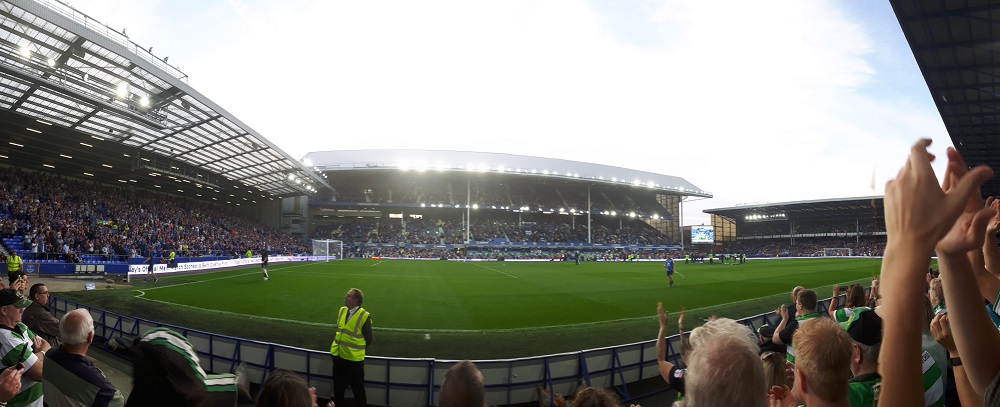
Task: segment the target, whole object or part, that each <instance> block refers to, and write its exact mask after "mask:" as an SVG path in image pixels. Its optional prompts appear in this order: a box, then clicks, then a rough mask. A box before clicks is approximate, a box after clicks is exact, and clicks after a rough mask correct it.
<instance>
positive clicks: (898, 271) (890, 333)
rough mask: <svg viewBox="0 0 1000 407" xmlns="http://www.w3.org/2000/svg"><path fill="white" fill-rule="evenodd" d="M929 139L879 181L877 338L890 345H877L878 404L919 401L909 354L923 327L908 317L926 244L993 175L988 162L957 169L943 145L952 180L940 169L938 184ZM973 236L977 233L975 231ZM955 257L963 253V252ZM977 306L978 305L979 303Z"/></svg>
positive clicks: (916, 350)
mask: <svg viewBox="0 0 1000 407" xmlns="http://www.w3.org/2000/svg"><path fill="white" fill-rule="evenodd" d="M930 144H931V142H930V140H927V139H923V140H920V141H918V142H917V143H916V144H914V146H913V148H912V149H911V150H910V155H909V158H908V160H907V161H906V163H905V164H904V165H903V168H902V169H900V171H899V174H897V176H896V178H895V179H894V180H891V181H889V182H887V183H886V186H885V223H886V235H887V241H886V250H885V257H884V259H883V261H882V273H881V277H882V280H881V286H882V287H881V289H882V295H883V300H882V318H883V321H884V324H885V325H884V327H883V334H882V343H888V344H892V346H885V347H883V348H882V353H881V355H880V356H879V372H880V373H881V374H882V378H883V379H882V393H881V396H880V399H879V404H880V405H887V406H915V405H923V403H924V401H923V392H922V391H921V389H923V385H922V380H921V369H920V358H916V357H914V355H918V354H920V337H921V332H922V331H923V329H922V327H921V326H920V324H921V322H920V320H919V318H913V317H912V312H913V310H915V309H920V308H921V307H923V301H924V299H923V298H922V296H924V295H925V293H924V287H923V286H924V274H925V273H926V272H927V268H928V266H930V254H931V251H932V249H934V247H935V244H937V243H938V240H941V238H942V237H944V236H945V234H947V233H948V232H949V231H950V230H952V226H953V225H955V224H956V222H955V221H956V219H958V217H959V215H960V214H962V212H963V210H964V209H965V207H966V203H967V201H968V199H967V197H968V196H970V194H972V193H976V191H978V189H979V186H980V184H981V183H982V182H983V181H984V180H987V179H989V178H990V177H992V175H993V172H992V171H991V170H990V169H989V168H988V167H982V166H981V167H977V168H975V169H973V170H972V171H968V172H967V173H965V171H964V168H958V167H959V166H964V163H962V162H961V157H960V156H958V153H957V152H955V151H954V150H953V149H949V157H948V158H949V163H948V171H950V172H952V174H951V175H952V176H953V179H951V181H949V177H948V174H946V176H945V183H946V184H947V185H946V186H945V187H944V188H942V187H940V186H938V185H937V178H936V177H935V175H934V170H933V169H932V168H931V164H930V163H931V161H932V160H933V159H934V156H933V155H931V154H930V153H928V152H927V147H928V146H930ZM956 158H957V160H956ZM959 170H961V171H962V172H958V171H959ZM982 232H983V229H980V233H982ZM977 237H978V238H981V234H980V236H977ZM980 245H981V242H980ZM940 247H941V246H940V245H939V248H940ZM976 247H979V245H977V246H976ZM938 254H939V255H940V251H939V252H938ZM961 257H962V258H963V259H964V258H965V255H964V252H962V256H961ZM943 274H944V272H942V275H943ZM976 300H977V301H978V296H977V297H976ZM950 307H951V304H949V309H950ZM980 308H981V309H982V308H983V307H982V305H981V304H980ZM983 311H984V312H985V309H983ZM953 326H954V321H953ZM956 339H957V338H956ZM956 342H960V341H958V340H957V341H956ZM959 350H961V347H959Z"/></svg>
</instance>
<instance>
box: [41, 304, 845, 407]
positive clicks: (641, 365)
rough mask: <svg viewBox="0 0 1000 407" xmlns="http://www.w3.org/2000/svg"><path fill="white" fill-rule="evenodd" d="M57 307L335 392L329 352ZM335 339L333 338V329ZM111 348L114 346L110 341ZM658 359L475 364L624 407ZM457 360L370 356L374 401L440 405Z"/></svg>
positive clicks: (611, 353)
mask: <svg viewBox="0 0 1000 407" xmlns="http://www.w3.org/2000/svg"><path fill="white" fill-rule="evenodd" d="M843 300H844V297H843V296H841V297H839V298H838V301H839V303H840V304H843ZM829 301H830V300H829V299H827V300H823V301H820V302H819V304H817V311H818V312H819V313H820V314H822V315H826V310H827V304H829ZM49 305H50V306H51V309H52V310H53V311H54V313H55V314H56V317H59V318H61V317H62V316H63V315H64V314H66V312H69V311H72V310H74V309H77V308H85V309H88V310H90V312H91V314H92V315H93V317H94V325H95V332H94V333H95V335H97V336H100V337H103V338H105V339H110V338H114V337H126V338H132V337H135V336H138V335H140V334H141V333H143V332H145V331H146V330H149V329H151V328H155V327H161V326H162V327H169V328H171V329H174V330H176V331H178V332H180V333H182V334H184V335H185V336H187V338H188V340H190V341H191V343H192V344H194V346H195V348H196V349H197V351H198V355H199V357H200V359H201V364H202V367H203V368H205V369H206V370H208V371H212V372H219V373H221V372H232V371H233V370H234V369H235V368H236V366H237V365H239V364H240V363H241V362H245V363H246V366H247V368H248V373H249V379H250V380H251V381H252V382H255V383H262V382H263V381H264V379H265V378H266V377H267V374H268V373H269V372H270V371H272V370H273V369H275V368H282V369H288V370H292V371H295V372H298V373H299V374H301V375H302V376H303V377H304V378H305V379H306V380H307V381H308V382H309V385H310V386H313V387H316V389H317V394H321V395H322V394H330V393H331V391H332V386H331V380H332V378H331V372H332V368H333V361H332V359H331V357H330V355H329V353H327V352H325V351H315V350H310V349H302V348H296V347H291V346H285V345H279V344H274V343H267V342H260V341H254V340H248V339H243V338H237V337H232V336H226V335H219V334H214V333H210V332H204V331H198V330H193V329H188V328H185V327H182V326H176V325H170V324H165V323H162V322H156V321H150V320H146V319H142V318H136V317H132V316H125V315H120V314H116V313H113V312H110V311H105V310H102V309H99V308H94V307H90V306H87V305H86V304H81V303H77V302H75V301H70V300H66V299H62V298H59V297H55V296H53V297H52V298H51V300H50V303H49ZM650 321H651V325H650V327H649V334H650V336H655V334H654V332H655V331H656V325H655V324H654V323H652V321H653V320H652V319H651V320H650ZM739 322H740V323H742V324H744V325H746V326H748V327H749V328H750V329H752V330H754V331H756V329H757V328H759V327H760V326H761V325H763V324H774V325H777V323H778V322H780V317H775V315H774V314H773V313H770V312H769V313H766V314H760V315H755V316H752V317H749V318H745V319H742V320H739ZM643 335H645V334H643ZM330 337H331V338H332V337H333V331H332V330H331V332H330ZM95 342H96V341H95ZM666 343H667V350H666V352H667V356H666V357H667V359H668V360H670V361H671V362H672V363H674V364H676V365H680V364H681V361H680V337H679V335H673V336H670V337H668V338H667V342H666ZM104 346H105V347H106V346H107V345H106V342H105V343H104ZM656 357H657V355H656V340H655V339H650V340H646V341H642V342H636V343H630V344H625V345H618V346H612V347H607V348H599V349H589V350H582V351H577V352H568V353H562V354H555V355H544V356H535V357H527V358H517V359H504V360H477V361H475V363H476V365H477V366H478V367H479V369H480V371H482V373H483V381H484V383H485V385H486V393H487V395H486V402H487V404H488V405H508V404H515V403H525V402H531V401H537V400H538V393H537V389H538V388H539V387H541V388H545V389H547V390H548V391H549V392H550V393H551V394H554V393H555V392H559V393H563V394H567V395H568V394H572V393H573V391H575V390H576V388H577V387H579V386H581V385H582V386H594V387H613V388H614V389H615V390H616V391H617V392H618V393H619V395H620V396H621V399H622V401H623V405H628V404H629V402H630V401H631V400H633V399H638V398H642V397H645V396H649V395H652V394H656V393H659V392H663V391H667V390H669V387H668V386H667V385H666V384H664V385H663V387H662V388H660V389H657V390H654V391H653V392H647V393H644V394H638V393H635V392H634V391H633V390H632V388H631V387H630V384H631V383H635V382H637V381H640V380H643V379H648V378H651V377H659V372H658V371H657V367H656ZM455 362H456V361H454V360H438V359H429V358H388V357H379V356H368V357H366V358H365V387H366V389H367V393H368V401H369V403H370V404H372V405H388V406H432V405H435V404H436V400H437V398H438V397H439V392H440V386H441V382H442V380H443V379H444V374H445V372H446V371H447V370H448V368H449V367H451V365H453V364H454V363H455ZM633 387H634V386H633Z"/></svg>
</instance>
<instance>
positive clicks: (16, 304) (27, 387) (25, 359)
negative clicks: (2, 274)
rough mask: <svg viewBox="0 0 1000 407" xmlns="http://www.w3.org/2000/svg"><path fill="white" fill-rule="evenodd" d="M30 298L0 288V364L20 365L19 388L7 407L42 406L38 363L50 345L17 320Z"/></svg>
mask: <svg viewBox="0 0 1000 407" xmlns="http://www.w3.org/2000/svg"><path fill="white" fill-rule="evenodd" d="M30 304H31V300H29V299H27V298H24V297H22V296H21V295H20V294H18V293H17V292H16V291H14V290H0V355H2V357H0V365H2V366H0V367H2V368H6V367H11V366H17V365H18V364H19V363H21V364H23V365H24V375H23V376H21V390H20V391H19V392H18V393H17V395H16V396H14V398H12V399H10V401H8V402H7V406H8V407H15V406H32V407H42V405H43V404H42V384H41V382H42V362H43V361H44V360H45V352H47V351H48V350H49V348H51V345H49V343H48V342H47V341H46V340H45V339H42V338H41V337H40V336H36V335H35V333H34V332H31V330H30V329H28V327H27V326H25V325H24V324H23V323H21V313H22V312H23V311H24V308H26V307H27V306H28V305H30Z"/></svg>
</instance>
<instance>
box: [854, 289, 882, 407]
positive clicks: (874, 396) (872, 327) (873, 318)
mask: <svg viewBox="0 0 1000 407" xmlns="http://www.w3.org/2000/svg"><path fill="white" fill-rule="evenodd" d="M858 311H859V312H855V313H853V314H852V315H851V318H850V319H848V321H847V335H849V336H850V337H851V339H852V340H853V341H854V347H853V350H852V351H851V374H852V375H854V377H853V378H852V379H851V380H849V381H848V396H849V397H850V402H851V407H863V406H875V403H876V401H877V400H878V388H879V384H880V383H881V382H882V376H879V374H878V354H879V350H880V349H881V347H882V318H880V317H879V316H878V314H876V313H875V312H874V311H871V310H867V309H863V310H862V309H859V310H858Z"/></svg>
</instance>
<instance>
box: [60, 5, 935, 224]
mask: <svg viewBox="0 0 1000 407" xmlns="http://www.w3.org/2000/svg"><path fill="white" fill-rule="evenodd" d="M72 4H73V5H74V6H75V7H76V8H77V9H79V10H81V11H83V12H84V13H87V14H88V15H90V16H91V17H93V18H95V19H97V20H99V21H102V22H106V23H107V24H109V25H110V26H112V27H114V28H119V29H120V28H127V30H128V33H129V36H130V37H131V39H132V40H134V41H135V42H137V43H138V44H140V45H141V46H144V47H149V46H152V47H154V51H153V52H154V54H156V55H159V56H169V57H170V62H171V63H172V64H176V65H178V66H179V67H180V68H181V69H182V70H183V71H184V72H185V73H187V74H188V75H189V76H190V82H189V83H190V84H191V85H192V86H194V87H195V88H196V89H198V90H199V91H200V92H202V93H203V94H205V95H206V96H208V97H209V98H211V99H212V100H214V101H215V102H217V103H219V104H220V105H221V106H222V107H223V108H225V109H227V110H228V111H230V112H231V113H233V114H234V115H236V117H238V118H239V119H241V120H242V121H244V122H245V123H247V124H248V125H250V126H251V127H253V128H254V129H255V130H257V131H258V132H260V133H261V134H262V135H264V136H265V137H267V138H268V139H270V140H271V141H272V142H273V143H275V144H276V145H278V146H279V147H281V148H282V149H284V150H285V151H287V152H288V153H289V154H290V155H292V156H293V157H296V158H298V157H302V156H303V155H304V154H305V153H307V152H309V151H317V150H334V149H363V148H426V149H453V150H471V151H491V152H502V153H513V154H524V155H534V156H541V157H554V158H563V159H570V160H579V161H589V162H597V163H601V164H609V165H617V166H622V167H628V168H634V169H638V170H644V171H653V172H658V173H663V174H669V175H675V176H680V177H684V178H686V179H687V180H688V181H690V182H692V183H693V184H695V185H697V186H698V187H700V188H702V189H705V190H707V191H711V192H712V193H714V194H715V198H713V199H709V200H704V201H698V202H692V203H689V204H687V205H686V206H685V214H684V217H685V219H684V223H685V224H697V223H701V222H706V221H707V220H708V216H706V215H704V214H702V213H701V210H703V209H705V208H714V207H727V206H734V205H736V204H738V203H748V202H765V201H767V202H783V201H797V200H806V199H823V198H842V197H851V196H866V195H870V194H871V193H872V192H871V189H870V184H871V178H872V172H873V171H874V172H875V177H876V184H877V191H876V193H878V194H881V193H882V189H883V185H884V183H885V181H886V180H887V179H888V178H890V177H891V176H893V175H894V174H895V173H896V171H897V170H898V168H899V166H900V164H901V163H902V162H903V160H904V158H905V156H906V153H907V150H908V147H909V146H910V145H911V144H912V143H913V142H914V141H915V140H916V139H917V138H918V137H931V138H934V139H935V140H936V143H935V145H934V146H933V149H932V151H933V152H935V153H936V154H938V155H939V156H943V151H944V149H945V148H946V147H947V146H949V145H950V144H951V140H950V139H949V138H948V136H947V133H946V131H945V129H944V126H943V124H942V123H941V119H940V116H939V115H938V113H937V110H936V108H935V107H934V105H933V102H932V100H931V98H930V96H929V93H928V91H927V86H926V84H925V83H924V81H923V78H922V77H921V75H920V72H919V70H918V69H917V67H916V63H915V62H914V60H913V56H912V54H911V53H910V50H909V48H908V46H907V44H906V41H905V39H904V37H903V35H902V32H901V31H900V29H899V25H898V23H897V21H896V19H895V16H894V14H893V13H892V9H891V7H890V6H889V4H888V1H884V0H850V1H833V0H826V1H823V0H816V1H799V0H775V1H768V2H747V1H736V0H733V1H711V2H706V1H703V0H589V1H588V0H538V1H529V0H509V1H494V2H480V1H468V0H428V1H420V2H414V1H412V0H383V1H365V2H357V1H339V0H292V1H280V2H275V1H248V0H228V1H224V0H202V1H195V0H181V1H166V0H141V1H140V0H131V1H130V0H77V1H73V2H72ZM941 164H942V163H938V165H937V166H936V168H939V169H940V168H943V166H942V165H941Z"/></svg>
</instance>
